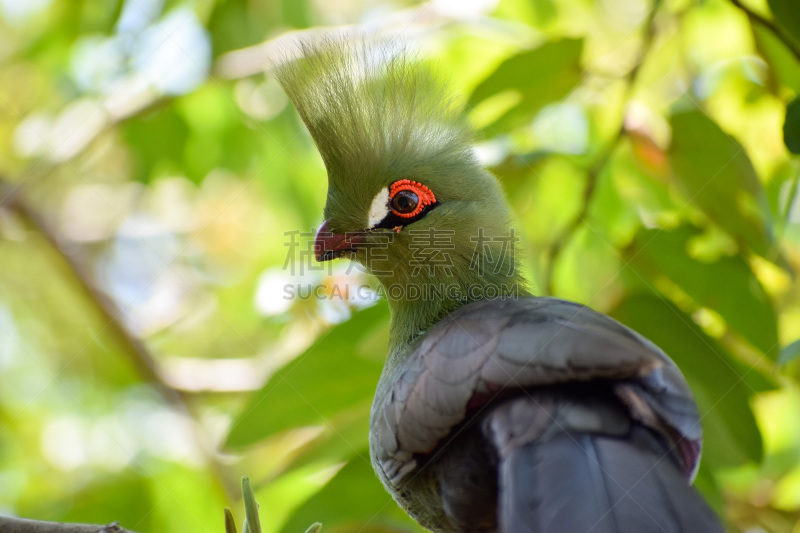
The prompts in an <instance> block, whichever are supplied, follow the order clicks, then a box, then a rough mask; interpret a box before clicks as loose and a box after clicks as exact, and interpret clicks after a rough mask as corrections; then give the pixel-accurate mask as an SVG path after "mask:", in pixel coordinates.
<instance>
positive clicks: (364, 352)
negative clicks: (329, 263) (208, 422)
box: [227, 303, 389, 525]
mask: <svg viewBox="0 0 800 533" xmlns="http://www.w3.org/2000/svg"><path fill="white" fill-rule="evenodd" d="M388 323H389V313H388V307H387V306H386V305H385V304H383V303H381V304H378V305H375V306H373V307H370V308H368V309H365V310H363V311H360V312H357V313H355V314H354V315H353V316H352V318H350V320H348V321H347V322H344V323H342V324H339V325H337V326H335V327H334V328H333V329H332V330H331V331H330V332H328V333H327V334H326V335H325V336H323V337H322V338H321V339H319V340H318V341H317V342H316V343H315V344H314V345H313V346H312V347H311V348H309V349H308V350H307V351H306V352H305V353H304V354H303V355H301V356H300V357H298V358H297V359H295V360H294V361H292V362H291V363H289V364H288V365H286V366H285V367H284V368H282V369H281V370H280V371H278V372H277V373H276V374H275V375H274V376H272V378H271V379H270V380H269V381H268V382H267V384H266V385H265V386H264V388H262V389H261V390H260V391H259V392H257V393H255V394H254V395H253V397H252V398H251V400H250V402H249V403H248V404H247V406H245V408H244V409H243V410H242V412H241V414H240V415H239V417H238V418H237V419H236V420H235V421H234V423H233V428H232V430H231V433H230V435H228V441H227V445H228V446H234V447H236V446H245V445H248V444H253V443H254V442H257V441H259V440H261V439H263V438H265V437H267V436H269V435H272V434H274V433H276V432H278V431H282V430H285V429H288V428H291V427H295V426H303V425H323V426H324V425H326V424H327V423H328V420H329V419H330V418H333V417H335V416H337V415H338V414H340V413H341V412H342V411H345V410H347V409H350V408H352V407H354V406H358V405H363V404H364V403H365V402H366V403H370V402H371V400H372V396H373V394H374V392H375V387H376V385H377V383H378V377H380V373H381V369H382V368H383V359H384V356H385V352H384V351H385V349H386V346H387V342H388V337H387V335H388ZM306 525H307V524H306Z"/></svg>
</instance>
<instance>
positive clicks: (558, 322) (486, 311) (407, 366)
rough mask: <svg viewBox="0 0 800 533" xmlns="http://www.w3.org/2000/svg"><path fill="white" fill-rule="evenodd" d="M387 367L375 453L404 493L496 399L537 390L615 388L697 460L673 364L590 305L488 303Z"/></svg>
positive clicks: (693, 429) (448, 322)
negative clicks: (414, 475) (432, 456)
mask: <svg viewBox="0 0 800 533" xmlns="http://www.w3.org/2000/svg"><path fill="white" fill-rule="evenodd" d="M401 360H402V361H403V362H402V363H401V364H399V365H397V366H394V367H391V368H389V369H387V374H386V375H384V377H383V378H382V381H384V383H387V384H388V385H387V386H384V387H382V388H380V389H379V391H378V394H377V396H376V399H375V403H374V405H373V414H372V431H371V447H372V450H373V456H374V459H375V461H376V463H377V466H379V467H380V469H381V470H382V472H383V474H384V476H385V478H386V479H387V480H388V481H389V482H390V483H392V484H393V485H395V486H397V485H399V484H401V483H402V481H403V479H404V477H405V476H406V475H407V474H408V473H409V472H412V471H413V470H414V469H415V467H416V466H417V462H416V461H417V459H416V458H417V457H418V456H419V455H420V454H422V455H424V454H428V453H430V452H431V451H433V450H434V449H435V448H436V447H437V445H438V444H440V443H441V442H442V440H443V439H445V438H446V437H447V436H448V435H449V434H450V433H451V432H452V431H453V429H454V428H456V427H457V426H459V425H461V424H463V423H464V422H465V421H466V420H467V419H468V418H470V417H471V416H472V415H473V414H475V413H476V412H477V411H479V410H480V409H481V408H482V406H484V405H487V404H488V403H491V402H492V401H493V400H494V399H497V398H500V397H503V396H505V395H507V394H510V393H513V392H514V391H517V392H519V391H521V390H524V389H528V388H531V387H542V386H549V385H557V384H562V383H568V382H587V381H590V380H606V381H609V382H613V387H614V390H615V392H616V393H617V395H618V396H619V398H620V399H621V400H622V401H623V403H624V404H625V405H626V406H627V407H628V409H629V411H630V414H631V417H632V418H634V419H637V420H639V421H641V422H642V423H643V424H645V425H648V426H650V427H652V428H653V429H656V430H657V431H659V432H660V433H662V434H664V435H665V437H667V438H668V439H671V440H672V441H673V443H674V444H675V445H676V446H678V448H679V452H680V453H679V454H678V455H679V459H680V460H681V462H682V463H683V464H682V469H683V471H684V473H685V475H687V477H691V475H693V472H694V470H695V468H696V465H697V462H698V460H699V453H700V442H701V429H700V423H699V416H698V413H697V410H696V406H695V404H694V401H693V399H692V396H691V393H690V391H689V388H688V386H687V385H686V382H685V381H684V379H683V377H682V376H681V374H680V372H679V371H678V369H677V367H676V366H675V364H674V363H673V362H672V361H671V360H670V359H669V357H667V356H666V354H664V352H662V351H661V350H660V349H659V348H658V347H656V346H655V345H654V344H653V343H651V342H650V341H648V340H647V339H645V338H644V337H642V336H641V335H638V334H637V333H635V332H634V331H632V330H630V329H628V328H626V327H625V326H623V325H621V324H620V323H618V322H616V321H615V320H613V319H611V318H609V317H607V316H605V315H602V314H599V313H597V312H595V311H593V310H591V309H589V308H588V307H585V306H582V305H579V304H575V303H571V302H566V301H563V300H558V299H553V298H524V299H519V300H491V301H483V302H477V303H473V304H469V305H466V306H464V307H462V308H461V309H459V310H457V311H455V312H454V313H451V314H450V315H449V316H448V317H446V318H445V319H444V320H442V321H441V322H440V323H439V324H437V326H436V327H434V328H433V329H432V330H431V331H430V332H428V334H427V335H425V336H424V337H423V338H421V339H420V340H419V341H418V342H417V343H415V344H414V345H412V347H411V348H410V353H409V354H407V356H406V357H403V358H402V359H401Z"/></svg>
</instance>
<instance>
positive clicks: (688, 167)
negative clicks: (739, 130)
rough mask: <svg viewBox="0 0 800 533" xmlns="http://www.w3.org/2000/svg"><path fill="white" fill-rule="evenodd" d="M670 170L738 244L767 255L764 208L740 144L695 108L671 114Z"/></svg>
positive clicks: (761, 193)
mask: <svg viewBox="0 0 800 533" xmlns="http://www.w3.org/2000/svg"><path fill="white" fill-rule="evenodd" d="M670 124H671V126H672V145H671V146H670V151H669V153H670V156H671V162H672V175H673V177H674V179H675V180H676V181H677V182H678V183H679V184H680V185H681V187H682V189H683V190H684V192H685V194H686V197H687V199H688V200H689V201H690V202H692V203H693V204H695V205H696V206H697V207H699V208H700V209H702V210H703V212H704V213H705V214H706V215H707V216H708V217H709V218H710V219H711V220H713V221H714V222H716V223H717V224H719V225H720V226H721V227H722V228H723V229H724V230H725V231H727V232H728V233H729V234H730V235H731V236H733V237H734V238H735V239H736V240H737V241H739V242H740V243H741V244H743V245H745V246H747V247H748V248H750V249H751V250H753V251H754V252H756V253H757V254H759V255H762V256H768V255H772V254H771V252H772V250H771V248H772V235H771V234H770V231H769V226H768V222H769V207H768V206H767V201H766V196H765V194H764V190H763V187H762V185H761V182H760V181H759V179H758V176H757V175H756V171H755V169H754V168H753V164H752V163H751V162H750V159H749V158H748V157H747V153H746V152H745V150H744V147H742V145H740V144H739V143H738V142H737V141H736V140H735V139H734V138H733V137H731V136H730V135H727V134H726V133H725V132H723V131H722V130H721V129H720V127H719V126H718V125H717V124H715V123H714V121H712V120H711V119H710V118H708V116H706V115H705V114H704V113H702V112H700V111H684V112H679V113H677V114H674V115H673V116H672V117H671V119H670Z"/></svg>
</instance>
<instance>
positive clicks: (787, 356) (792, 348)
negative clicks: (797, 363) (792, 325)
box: [778, 340, 800, 365]
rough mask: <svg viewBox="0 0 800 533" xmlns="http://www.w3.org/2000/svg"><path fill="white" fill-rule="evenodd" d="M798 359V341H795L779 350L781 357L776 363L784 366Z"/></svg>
mask: <svg viewBox="0 0 800 533" xmlns="http://www.w3.org/2000/svg"><path fill="white" fill-rule="evenodd" d="M798 357H800V340H796V341H794V342H793V343H791V344H790V345H788V346H786V347H785V348H784V349H783V350H781V355H780V357H779V358H778V363H779V364H781V365H786V364H788V363H791V362H792V361H794V360H795V359H797V358H798Z"/></svg>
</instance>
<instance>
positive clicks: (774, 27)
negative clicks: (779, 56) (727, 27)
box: [731, 0, 800, 61]
mask: <svg viewBox="0 0 800 533" xmlns="http://www.w3.org/2000/svg"><path fill="white" fill-rule="evenodd" d="M731 4H733V5H735V6H736V7H738V8H739V9H741V10H742V11H744V13H745V15H747V18H748V19H750V23H751V24H752V23H756V24H759V25H760V26H764V27H765V28H766V29H768V30H769V31H770V32H772V34H773V35H775V37H777V38H778V39H780V41H781V42H782V43H783V44H784V45H785V46H786V48H788V49H789V51H790V52H791V53H792V55H793V56H794V57H796V58H797V60H798V61H800V48H798V47H797V45H796V44H795V42H794V41H793V40H792V38H791V37H790V36H789V35H787V34H786V32H785V31H783V28H781V27H780V25H778V24H776V23H775V22H773V21H771V20H769V19H767V18H764V17H762V16H761V15H759V14H758V13H756V12H755V11H753V10H752V9H750V8H749V7H747V6H746V5H744V4H742V2H741V0H731Z"/></svg>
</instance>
